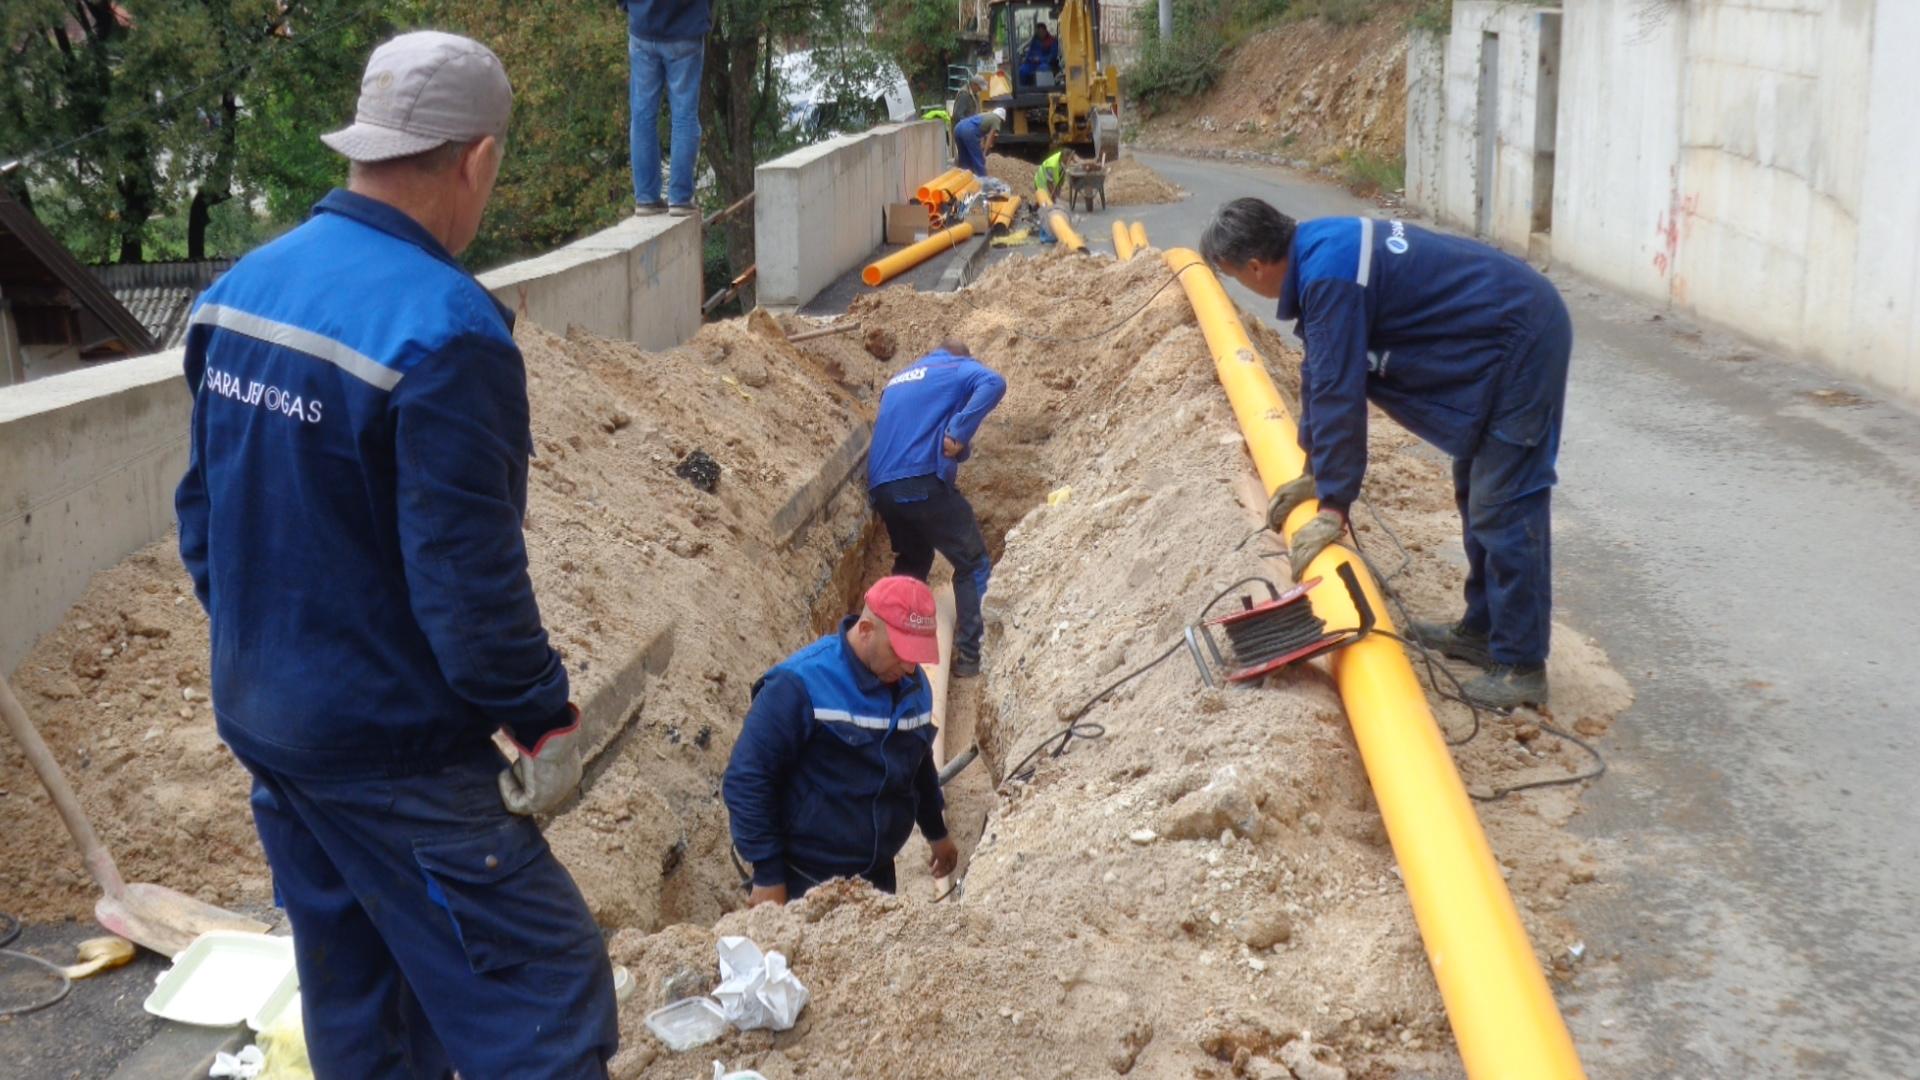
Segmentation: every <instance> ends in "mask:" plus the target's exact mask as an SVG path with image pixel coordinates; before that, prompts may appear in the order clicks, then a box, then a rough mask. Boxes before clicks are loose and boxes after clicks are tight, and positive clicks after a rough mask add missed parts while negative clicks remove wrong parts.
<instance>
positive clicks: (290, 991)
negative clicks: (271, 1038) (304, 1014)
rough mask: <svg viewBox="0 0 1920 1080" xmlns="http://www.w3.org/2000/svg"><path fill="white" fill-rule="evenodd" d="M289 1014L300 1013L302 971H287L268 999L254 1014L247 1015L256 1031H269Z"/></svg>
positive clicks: (249, 1022)
mask: <svg viewBox="0 0 1920 1080" xmlns="http://www.w3.org/2000/svg"><path fill="white" fill-rule="evenodd" d="M289 1015H291V1016H294V1017H298V1016H299V1015H300V972H299V971H297V970H296V971H289V972H287V977H286V978H284V979H281V980H280V985H279V986H276V987H274V988H273V993H271V994H268V995H267V1000H265V1001H263V1002H261V1003H260V1007H259V1008H257V1009H255V1010H253V1015H252V1016H249V1017H247V1026H248V1027H250V1028H252V1029H253V1030H255V1031H267V1030H270V1029H272V1028H273V1027H275V1026H277V1025H278V1024H279V1023H280V1021H281V1019H282V1018H284V1017H286V1016H289Z"/></svg>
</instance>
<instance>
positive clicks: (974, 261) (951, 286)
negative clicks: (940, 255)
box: [934, 236, 993, 292]
mask: <svg viewBox="0 0 1920 1080" xmlns="http://www.w3.org/2000/svg"><path fill="white" fill-rule="evenodd" d="M992 244H993V238H992V237H991V236H981V237H976V238H974V239H973V240H972V241H970V242H969V243H968V246H967V248H966V250H965V251H962V252H961V253H960V254H959V255H958V256H956V257H955V258H954V259H953V260H952V261H951V262H949V263H948V264H947V268H946V269H945V270H943V271H941V273H940V284H939V285H938V286H937V287H936V288H935V289H934V291H935V292H958V291H960V290H961V289H964V288H966V287H967V286H968V285H969V284H971V283H972V281H973V279H974V278H976V277H979V276H980V264H981V263H983V262H985V261H986V258H987V249H988V248H989V247H991V246H992Z"/></svg>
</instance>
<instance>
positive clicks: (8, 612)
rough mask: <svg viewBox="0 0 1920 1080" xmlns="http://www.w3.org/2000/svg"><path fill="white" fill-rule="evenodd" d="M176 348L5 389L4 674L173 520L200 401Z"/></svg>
mask: <svg viewBox="0 0 1920 1080" xmlns="http://www.w3.org/2000/svg"><path fill="white" fill-rule="evenodd" d="M180 365H181V354H180V350H178V349H175V350H172V351H170V352H164V353H159V354H156V355H154V356H142V357H137V358H135V359H132V360H120V361H115V362H113V363H109V364H101V365H99V366H97V367H91V368H86V369H84V370H81V371H75V372H71V373H68V374H65V375H55V376H51V377H49V378H45V379H37V380H35V381H33V382H30V383H27V384H25V385H22V386H13V387H8V388H6V389H4V390H0V613H3V614H0V673H7V672H11V671H12V670H13V667H14V665H15V664H18V663H19V662H20V660H21V658H22V657H24V656H25V655H26V653H27V650H28V648H30V647H31V646H32V645H33V642H34V641H35V640H36V639H38V638H39V636H40V635H41V634H43V633H46V632H47V631H48V630H51V629H53V627H54V626H55V625H57V624H58V623H59V621H60V619H61V618H63V617H64V616H65V615H66V611H67V609H68V608H69V607H71V606H72V605H73V602H74V601H75V600H77V599H79V598H80V594H81V593H82V592H84V591H85V590H86V587H87V582H88V581H90V580H92V578H93V575H94V574H95V573H96V572H98V571H100V570H104V569H106V568H107V567H109V566H112V565H113V564H115V563H117V562H119V561H120V560H121V559H123V558H125V557H126V556H127V555H128V554H130V553H131V552H133V551H135V550H136V549H138V548H140V547H141V546H143V545H145V544H148V543H151V542H152V541H153V540H154V539H155V538H156V537H159V536H160V535H162V534H163V533H165V532H166V531H167V527H168V526H169V525H171V524H172V523H173V489H174V485H176V484H178V483H179V481H180V475H181V474H182V473H183V472H185V471H186V467H187V419H188V417H189V416H190V415H191V414H192V411H193V399H192V398H191V397H190V396H189V395H188V393H187V387H186V381H185V379H184V378H183V377H182V375H181V367H180Z"/></svg>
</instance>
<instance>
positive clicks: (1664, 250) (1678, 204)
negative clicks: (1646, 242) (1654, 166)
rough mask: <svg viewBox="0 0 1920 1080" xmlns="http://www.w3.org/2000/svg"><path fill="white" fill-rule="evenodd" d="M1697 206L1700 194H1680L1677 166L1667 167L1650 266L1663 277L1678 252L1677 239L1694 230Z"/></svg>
mask: <svg viewBox="0 0 1920 1080" xmlns="http://www.w3.org/2000/svg"><path fill="white" fill-rule="evenodd" d="M1699 209H1700V196H1699V195H1697V194H1696V195H1684V196H1683V195H1681V194H1680V169H1679V167H1678V166H1674V167H1672V168H1669V169H1668V170H1667V210H1666V212H1665V213H1663V214H1661V215H1660V216H1659V218H1657V219H1656V220H1655V221H1654V226H1653V235H1654V240H1655V242H1656V244H1657V245H1658V246H1659V248H1660V250H1659V251H1657V252H1655V253H1654V256H1653V268H1654V270H1656V271H1658V272H1659V274H1660V275H1661V276H1662V277H1665V276H1666V274H1667V272H1668V271H1669V270H1671V269H1673V264H1674V260H1675V257H1676V256H1677V255H1679V253H1680V240H1681V238H1682V237H1684V236H1686V235H1687V234H1689V233H1691V232H1692V231H1693V216H1694V214H1695V212H1697V211H1698V210H1699Z"/></svg>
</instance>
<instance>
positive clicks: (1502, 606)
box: [1201, 199, 1573, 708]
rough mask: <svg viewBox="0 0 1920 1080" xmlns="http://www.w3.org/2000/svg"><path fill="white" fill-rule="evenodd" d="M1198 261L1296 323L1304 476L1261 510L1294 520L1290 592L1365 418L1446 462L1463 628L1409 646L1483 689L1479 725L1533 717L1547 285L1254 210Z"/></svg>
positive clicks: (1549, 400)
mask: <svg viewBox="0 0 1920 1080" xmlns="http://www.w3.org/2000/svg"><path fill="white" fill-rule="evenodd" d="M1201 253H1202V255H1203V256H1204V257H1205V258H1206V260H1207V261H1208V262H1209V263H1211V264H1213V265H1214V266H1216V267H1218V268H1220V270H1221V271H1222V272H1224V273H1226V274H1229V275H1231V276H1232V277H1234V278H1235V279H1237V280H1238V281H1239V282H1240V283H1241V284H1242V285H1245V286H1246V287H1247V288H1249V289H1251V290H1253V291H1254V292H1256V293H1258V294H1260V295H1261V296H1266V297H1270V298H1273V299H1277V300H1278V301H1279V302H1280V304H1279V316H1280V318H1282V319H1294V320H1298V322H1297V326H1296V330H1295V332H1296V333H1297V334H1298V335H1299V336H1300V337H1301V339H1302V340H1303V341H1304V343H1305V346H1306V350H1305V357H1304V359H1303V360H1302V361H1301V365H1300V445H1301V447H1302V448H1303V449H1305V450H1306V451H1307V455H1308V462H1309V465H1310V468H1311V472H1310V473H1309V474H1307V475H1304V476H1302V477H1301V478H1299V479H1298V480H1296V481H1294V482H1293V483H1290V484H1287V485H1284V486H1283V487H1281V488H1280V490H1279V491H1277V492H1275V494H1274V501H1273V504H1272V505H1271V506H1270V507H1269V513H1268V517H1269V519H1270V521H1271V523H1272V524H1273V526H1274V527H1275V528H1279V527H1280V526H1281V525H1282V524H1283V523H1284V522H1285V521H1286V518H1287V516H1288V515H1289V514H1290V513H1292V511H1293V510H1294V509H1295V508H1296V507H1298V506H1299V505H1300V504H1302V503H1304V502H1306V501H1307V500H1309V499H1314V498H1318V500H1319V512H1318V513H1317V514H1316V515H1315V516H1314V517H1313V518H1312V519H1311V520H1309V521H1308V522H1307V523H1306V524H1304V525H1302V526H1301V528H1300V529H1299V530H1298V531H1297V532H1296V533H1295V534H1294V537H1293V549H1292V555H1291V560H1292V564H1293V569H1294V576H1295V577H1296V578H1298V577H1299V576H1300V574H1301V573H1302V572H1303V571H1304V570H1305V569H1306V566H1307V564H1308V563H1310V562H1312V561H1313V557H1314V556H1315V555H1317V554H1319V552H1320V551H1321V550H1322V549H1323V548H1325V547H1326V545H1328V544H1330V543H1332V542H1334V541H1335V540H1337V539H1338V538H1339V536H1340V534H1341V533H1342V531H1343V530H1344V529H1345V528H1346V526H1347V515H1348V510H1349V508H1350V507H1351V506H1352V504H1353V501H1354V499H1355V498H1357V497H1358V496H1359V494H1360V479H1361V476H1362V475H1363V474H1364V473H1365V472H1366V468H1367V402H1368V401H1369V400H1371V401H1372V402H1373V403H1374V404H1376V405H1378V406H1380V408H1381V410H1382V411H1384V412H1385V413H1386V414H1387V415H1388V416H1391V417H1393V418H1394V419H1395V420H1397V421H1399V422H1400V424H1401V426H1403V427H1405V428H1406V429H1407V430H1408V431H1411V432H1413V433H1414V434H1415V435H1418V436H1420V437H1421V438H1423V439H1425V440H1427V441H1428V442H1430V443H1432V444H1433V445H1435V446H1437V447H1439V448H1440V449H1441V450H1443V451H1445V452H1446V453H1447V454H1448V455H1450V456H1451V457H1452V458H1453V486H1454V500H1455V502H1456V504H1457V505H1458V506H1459V509H1460V519H1461V524H1462V527H1463V532H1464V540H1465V546H1466V552H1467V585H1466V613H1465V614H1464V615H1462V616H1461V617H1460V618H1459V619H1458V620H1455V621H1454V622H1451V623H1444V622H1431V623H1430V622H1416V623H1414V624H1413V626H1411V627H1409V631H1410V633H1411V634H1412V636H1413V637H1414V638H1416V639H1417V640H1419V641H1421V642H1423V643H1425V644H1427V645H1429V646H1431V647H1433V648H1435V649H1436V650H1438V651H1440V652H1442V653H1444V654H1445V655H1448V656H1452V657H1456V658H1458V659H1461V660H1465V661H1468V662H1471V663H1473V664H1476V665H1478V666H1480V667H1483V668H1484V669H1485V674H1483V675H1481V676H1480V677H1478V678H1476V679H1474V680H1473V681H1471V682H1469V683H1468V684H1467V685H1466V688H1465V689H1466V694H1467V696H1468V697H1469V698H1471V699H1473V700H1474V701H1476V702H1478V703H1480V704H1483V705H1487V706H1491V707H1495V708H1513V707H1515V706H1519V705H1542V704H1545V702H1546V700H1547V674H1546V660H1547V644H1548V632H1549V627H1550V625H1551V622H1552V611H1553V602H1552V601H1553V590H1552V580H1551V578H1552V575H1551V569H1552V563H1551V559H1550V553H1551V547H1550V540H1551V535H1550V520H1549V503H1550V500H1551V497H1552V491H1553V485H1554V483H1555V480H1556V475H1555V472H1554V461H1555V459H1556V457H1557V456H1558V455H1559V451H1560V423H1561V418H1562V416H1563V415H1564V413H1565V406H1566V394H1567V361H1568V358H1569V356H1570V355H1571V353H1572V350H1573V325H1572V323H1571V321H1570V320H1569V319H1568V316H1567V308H1566V304H1565V303H1563V302H1562V301H1561V299H1560V294H1559V293H1558V292H1557V291H1556V290H1555V289H1554V287H1553V283H1552V282H1550V281H1548V280H1547V279H1546V278H1545V277H1544V276H1542V275H1541V274H1539V273H1538V272H1536V271H1535V270H1534V269H1533V268H1532V267H1530V266H1528V265H1527V264H1526V263H1524V262H1522V261H1520V260H1519V259H1516V258H1514V257H1512V256H1510V255H1507V254H1505V253H1503V252H1500V251H1497V250H1495V249H1493V248H1491V247H1488V246H1486V245H1485V244H1480V243H1477V242H1475V241H1472V240H1464V239H1460V238H1457V237H1452V236H1445V235H1442V234H1440V233H1434V232H1428V231H1427V230H1425V229H1419V228H1415V227H1413V226H1410V225H1407V224H1405V223H1404V222H1400V221H1381V220H1375V219H1373V218H1325V219H1320V220H1316V221H1305V222H1299V223H1297V224H1296V223H1295V222H1294V220H1293V219H1292V218H1289V217H1287V216H1286V215H1285V214H1282V213H1281V212H1280V211H1278V210H1276V209H1274V208H1273V207H1271V206H1269V205H1267V204H1266V203H1264V202H1262V201H1260V200H1259V199H1237V200H1235V201H1233V202H1231V203H1228V204H1227V205H1226V206H1224V207H1222V208H1221V209H1220V211H1219V213H1218V214H1217V215H1216V216H1215V217H1214V219H1213V222H1212V223H1211V224H1210V225H1209V226H1208V227H1207V231H1206V233H1205V235H1204V236H1203V237H1202V239H1201Z"/></svg>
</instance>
